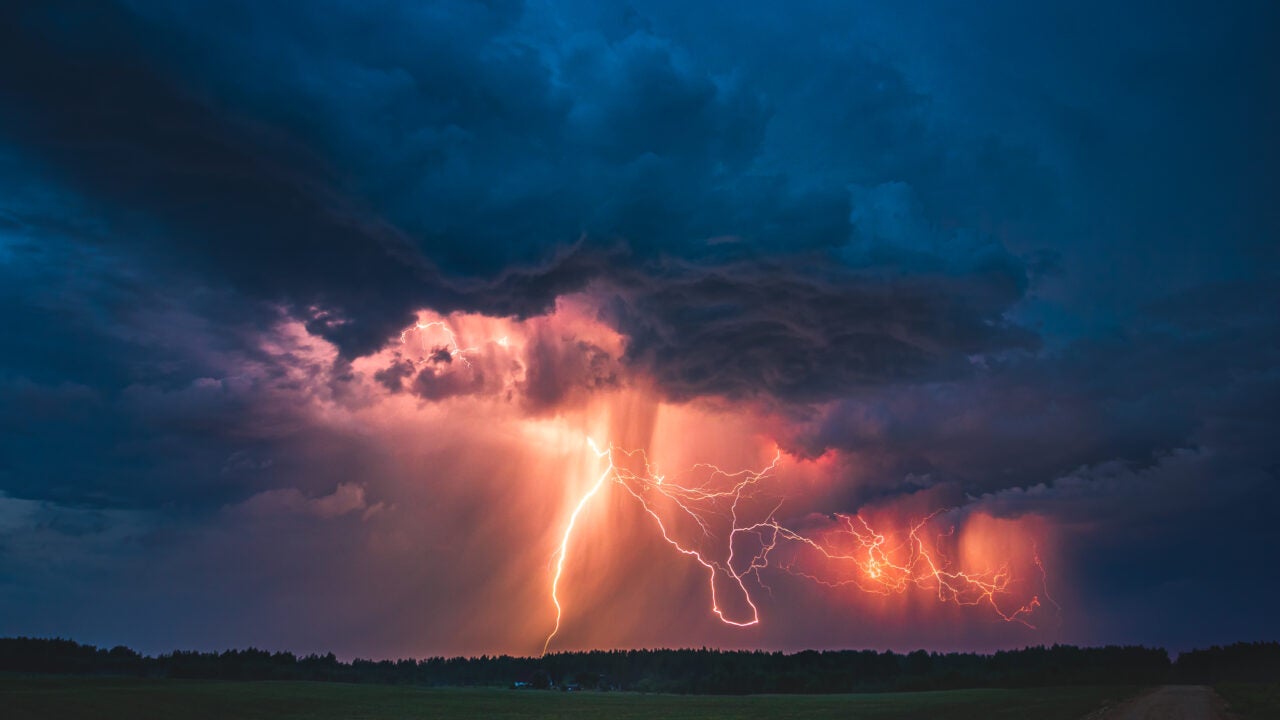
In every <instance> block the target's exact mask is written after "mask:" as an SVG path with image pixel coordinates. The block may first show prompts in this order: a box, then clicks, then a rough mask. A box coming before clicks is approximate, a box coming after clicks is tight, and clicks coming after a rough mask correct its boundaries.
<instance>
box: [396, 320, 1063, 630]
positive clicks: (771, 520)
mask: <svg viewBox="0 0 1280 720" xmlns="http://www.w3.org/2000/svg"><path fill="white" fill-rule="evenodd" d="M413 332H417V333H418V339H419V342H420V343H421V346H422V347H421V350H422V351H423V352H424V353H425V354H427V356H428V357H430V358H431V359H432V360H433V361H435V362H446V363H449V362H452V361H453V360H458V361H459V364H461V365H462V366H465V367H467V368H471V367H472V364H471V362H470V358H469V356H471V355H473V354H476V353H479V352H480V349H479V348H476V347H463V346H462V345H461V344H460V343H459V341H458V336H457V334H455V332H454V330H453V328H451V327H450V326H449V325H448V324H447V323H446V322H444V321H442V320H432V321H422V320H420V321H418V322H417V323H416V324H415V325H414V326H412V327H410V328H407V329H406V330H405V331H404V332H402V333H401V335H400V341H401V343H402V344H407V343H408V341H409V339H410V338H409V335H410V333H413ZM442 340H443V342H441V341H442ZM494 342H495V343H496V344H497V345H498V346H499V347H501V348H504V349H506V348H509V342H510V341H509V338H508V337H507V336H503V337H501V338H499V339H497V340H495V341H494ZM586 444H587V446H588V447H589V448H590V452H591V453H593V454H594V456H595V458H596V460H598V461H599V462H600V464H601V465H603V467H602V468H601V470H600V472H599V473H598V475H596V474H593V475H592V477H594V481H593V482H592V483H591V484H590V486H589V487H588V488H587V489H586V490H585V492H584V493H583V494H582V495H581V496H580V497H578V498H577V501H576V503H575V504H574V505H573V509H572V511H571V512H570V514H569V516H568V519H567V521H566V522H565V524H564V527H563V529H562V531H561V533H560V541H559V543H558V546H557V548H556V551H555V553H554V554H553V555H552V559H553V562H552V568H553V569H552V576H551V583H550V597H551V603H552V605H553V606H554V607H555V623H554V625H553V627H552V629H551V632H550V633H549V634H548V635H547V636H546V639H545V641H544V642H543V647H542V652H543V653H544V654H545V653H546V652H547V651H548V649H550V647H551V643H552V641H553V640H554V639H555V638H556V636H557V634H559V632H560V630H561V627H562V625H563V623H564V620H565V602H564V600H563V598H562V597H561V594H562V591H563V585H564V581H565V567H566V563H567V561H568V558H569V553H570V552H571V550H572V548H573V544H574V536H575V532H576V531H577V530H578V529H579V528H580V527H581V526H582V522H581V520H582V516H583V514H584V512H586V511H587V509H588V507H589V506H590V504H591V502H592V500H593V499H595V498H596V497H597V496H599V495H600V494H601V493H602V491H604V490H606V489H608V488H612V487H617V488H618V491H619V492H624V493H626V497H630V498H632V499H634V500H635V501H636V502H637V503H638V505H639V508H640V509H641V510H642V511H643V512H644V513H645V515H647V516H648V517H649V518H650V519H651V520H652V521H653V524H654V527H655V529H656V530H657V532H658V534H659V535H661V537H662V539H663V540H664V541H665V542H666V543H667V544H668V545H669V546H670V547H671V548H672V549H673V550H674V551H675V552H676V553H677V554H679V555H682V556H684V557H687V558H689V559H690V560H691V561H693V562H695V563H697V565H698V566H700V567H701V568H702V569H703V571H704V572H705V573H706V579H707V589H708V593H709V597H710V612H711V614H712V615H713V616H714V617H715V618H716V619H718V620H719V621H720V622H722V623H724V624H726V625H730V626H734V627H751V626H754V625H759V624H760V622H761V614H760V608H759V606H758V605H757V592H758V590H759V589H763V590H766V591H770V588H769V586H768V585H767V584H766V582H765V577H764V574H765V573H766V572H774V573H783V574H787V575H790V576H794V577H798V578H802V579H805V580H807V581H811V582H813V583H816V584H818V585H821V586H824V587H829V588H836V589H840V588H851V589H854V590H858V591H861V592H866V593H874V594H880V595H892V594H902V593H906V592H908V591H910V590H913V589H914V590H922V591H928V592H931V593H932V594H934V595H935V596H936V598H937V600H938V601H939V602H941V603H950V604H954V605H959V606H978V605H984V606H989V607H990V608H991V610H992V611H994V614H995V616H996V617H998V618H1000V619H1002V620H1004V621H1007V622H1017V623H1021V624H1023V625H1026V626H1028V627H1034V626H1032V625H1031V622H1030V618H1031V616H1032V615H1033V614H1034V613H1035V611H1036V610H1037V608H1039V607H1041V604H1042V600H1041V598H1042V597H1043V598H1044V600H1043V601H1044V602H1047V603H1049V604H1050V605H1051V606H1053V607H1057V603H1056V602H1054V600H1053V598H1052V597H1051V596H1050V595H1049V593H1048V588H1047V579H1046V577H1045V572H1044V566H1043V565H1042V564H1041V561H1040V556H1039V553H1038V551H1036V550H1035V548H1034V546H1033V547H1032V554H1033V556H1034V563H1035V565H1036V567H1037V568H1038V569H1039V571H1040V576H1041V577H1040V580H1041V585H1042V588H1043V592H1042V593H1039V594H1035V595H1032V596H1031V597H1030V599H1029V600H1027V601H1026V602H1024V603H1021V604H1018V603H1017V602H1013V601H1011V600H1010V598H1011V597H1012V596H1013V592H1012V585H1013V583H1014V577H1013V573H1012V572H1011V570H1010V568H1009V566H1008V564H1007V563H1002V564H999V565H997V566H995V567H989V568H985V569H981V570H973V569H962V568H957V567H955V563H954V562H953V561H952V560H951V559H950V558H949V557H948V554H947V552H946V551H945V549H946V548H947V547H948V546H953V545H954V542H950V541H953V540H954V539H955V528H954V527H948V528H946V530H945V531H944V532H941V533H935V532H934V530H933V527H934V525H936V524H937V523H938V522H939V521H940V520H941V518H942V517H943V516H944V515H945V514H946V513H947V512H948V511H947V510H937V511H934V512H933V513H930V514H929V515H927V516H925V517H923V518H920V519H917V520H912V521H910V522H909V523H908V524H907V525H906V527H905V528H904V529H903V530H901V531H898V532H896V533H892V532H887V531H882V530H880V529H877V528H875V527H873V525H872V522H871V521H870V520H868V518H867V517H865V516H863V515H862V514H856V513H855V514H852V515H848V514H832V515H828V516H826V519H825V520H824V521H822V522H814V521H812V520H808V521H804V522H803V526H796V525H795V524H794V523H793V524H789V525H784V524H783V523H782V522H781V521H780V520H779V517H778V516H779V512H780V510H781V508H782V505H783V501H784V498H783V496H782V495H781V494H780V493H777V492H776V491H771V490H770V488H773V487H776V486H775V485H774V484H772V483H770V482H768V481H770V480H771V479H772V477H773V475H774V473H775V471H777V469H778V466H779V463H780V462H781V460H782V452H781V451H780V450H777V451H775V453H774V456H773V459H772V461H770V462H769V463H768V464H767V465H765V466H764V467H763V468H761V469H759V470H739V471H735V472H729V471H726V470H722V469H721V468H719V467H717V466H715V465H711V464H697V465H694V466H692V467H691V468H689V469H688V470H687V471H685V472H682V473H680V474H679V475H677V476H675V477H667V476H665V475H664V474H662V473H661V472H659V469H658V467H657V465H656V464H655V463H654V462H653V461H651V459H650V458H649V456H648V454H647V453H646V452H645V451H644V450H635V449H625V448H621V447H618V446H616V445H614V444H612V443H609V444H607V445H604V446H601V445H598V444H597V443H596V442H595V441H594V440H592V439H590V438H588V439H587V440H586Z"/></svg>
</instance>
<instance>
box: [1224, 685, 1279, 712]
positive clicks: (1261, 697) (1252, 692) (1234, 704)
mask: <svg viewBox="0 0 1280 720" xmlns="http://www.w3.org/2000/svg"><path fill="white" fill-rule="evenodd" d="M1213 689H1214V690H1216V691H1217V692H1218V694H1219V695H1221V696H1222V697H1223V699H1224V700H1226V701H1227V709H1229V710H1230V711H1231V712H1233V713H1235V714H1237V715H1239V716H1240V717H1242V718H1248V719H1249V720H1274V719H1275V718H1280V683H1228V684H1223V685H1218V686H1216V687H1214V688H1213Z"/></svg>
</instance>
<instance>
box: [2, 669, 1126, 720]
mask: <svg viewBox="0 0 1280 720" xmlns="http://www.w3.org/2000/svg"><path fill="white" fill-rule="evenodd" d="M1137 690H1138V688H1126V687H1078V688H1032V689H1026V690H950V691H942V692H921V693H885V694H868V695H789V696H782V695H767V696H766V695H761V696H750V697H725V696H707V695H700V696H694V695H641V694H636V693H590V692H588V693H561V692H555V691H533V690H530V691H517V690H497V689H493V690H489V689H422V688H414V687H401V686H386V685H347V684H341V683H309V682H222V681H185V680H136V679H130V678H82V677H40V676H12V675H11V676H0V708H3V709H4V716H5V717H6V718H9V719H10V720H35V719H37V718H39V719H40V720H47V719H51V718H54V719H57V720H64V719H65V720H81V719H84V720H88V719H90V718H94V719H96V718H104V719H105V718H120V717H128V718H132V719H133V720H171V719H174V718H182V719H183V720H203V719H205V718H208V719H210V720H212V719H213V718H218V719H219V720H223V719H227V718H242V719H244V720H258V719H259V718H261V719H262V720H266V719H267V718H272V719H275V718H315V719H318V720H323V719H326V718H346V719H351V720H356V719H359V720H381V719H382V718H388V719H390V718H395V719H396V720H401V719H405V718H433V719H440V720H447V719H449V718H478V717H481V718H499V719H500V718H565V719H568V718H599V717H609V718H621V719H624V720H625V719H626V718H655V717H661V718H675V719H680V718H685V719H688V720H694V719H699V720H701V719H703V718H765V717H767V718H771V719H772V718H777V719H780V720H781V719H785V718H841V719H843V720H847V719H849V718H867V719H869V720H878V719H880V718H886V719H887V718H894V719H898V718H902V719H904V720H906V719H915V718H919V719H921V720H923V719H925V718H931V719H948V718H949V719H954V720H967V719H969V718H973V719H974V720H977V719H978V718H1010V719H1013V718H1030V717H1034V718H1039V719H1041V720H1056V719H1057V718H1062V719H1063V720H1067V719H1069V718H1079V717H1082V716H1084V715H1086V714H1088V713H1089V712H1091V711H1093V710H1095V709H1097V708H1099V707H1101V706H1102V705H1104V704H1114V703H1116V702H1117V701H1119V700H1121V699H1123V698H1124V697H1126V696H1130V695H1133V694H1134V693H1136V692H1137Z"/></svg>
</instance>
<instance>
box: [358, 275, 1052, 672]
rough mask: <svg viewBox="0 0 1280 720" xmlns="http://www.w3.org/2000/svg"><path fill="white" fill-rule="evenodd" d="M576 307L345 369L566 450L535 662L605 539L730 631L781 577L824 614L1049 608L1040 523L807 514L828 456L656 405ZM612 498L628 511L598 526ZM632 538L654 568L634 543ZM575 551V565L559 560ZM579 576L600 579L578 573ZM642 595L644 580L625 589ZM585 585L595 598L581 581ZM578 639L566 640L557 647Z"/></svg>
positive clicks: (748, 620)
mask: <svg viewBox="0 0 1280 720" xmlns="http://www.w3.org/2000/svg"><path fill="white" fill-rule="evenodd" d="M588 308H589V305H588V304H587V303H585V302H575V301H572V300H570V301H563V300H562V301H561V302H560V303H559V304H558V306H557V310H556V312H555V313H553V314H551V315H549V316H545V317H540V318H532V319H529V320H525V321H514V320H506V319H498V318H488V317H483V316H475V315H453V316H448V317H441V316H436V315H431V314H428V313H423V314H421V315H420V317H419V320H418V322H417V323H416V324H415V325H414V326H413V327H410V328H408V329H406V330H405V332H404V333H403V334H402V335H401V338H400V340H401V342H400V343H399V344H398V347H392V348H390V349H388V350H387V351H384V352H383V353H381V354H380V355H377V356H374V357H373V358H366V359H362V360H359V361H357V362H356V365H357V367H356V370H357V371H361V370H363V372H365V374H366V375H373V374H374V373H376V372H378V371H379V369H380V368H383V367H386V366H387V365H388V363H399V367H402V368H404V371H403V372H402V376H403V378H402V381H401V382H402V384H403V387H404V388H405V389H407V390H408V391H409V392H414V393H416V394H418V395H419V397H422V398H424V399H426V400H431V401H434V402H438V403H441V402H442V403H455V404H458V405H459V407H461V406H462V405H463V404H465V406H466V408H467V413H468V415H469V416H470V417H475V415H476V414H478V415H480V416H481V417H483V416H485V414H486V413H489V414H492V416H493V417H494V418H495V421H494V422H495V423H498V422H499V419H500V422H501V423H505V424H510V423H513V422H514V423H515V425H514V427H516V428H517V430H516V432H517V433H518V435H519V436H520V437H523V438H524V440H523V441H522V442H523V443H524V444H525V445H526V446H528V452H529V453H530V454H531V455H532V456H536V455H537V454H539V453H543V454H546V455H547V456H548V457H553V456H554V457H559V458H572V457H573V454H574V452H579V453H580V457H581V461H580V464H577V463H576V462H575V461H572V460H570V463H569V466H568V467H564V468H563V470H562V472H561V474H560V480H559V485H560V487H561V488H562V493H563V498H564V500H563V505H562V506H561V510H560V512H559V513H558V517H546V519H545V522H546V523H547V524H548V526H549V527H548V533H547V536H548V538H551V543H550V544H549V545H547V546H546V550H547V553H548V554H547V557H548V558H549V562H548V564H547V565H546V568H545V570H543V569H541V568H537V567H531V568H528V571H529V572H532V573H539V572H546V573H547V575H546V585H545V593H546V597H547V600H548V609H549V610H550V612H551V613H552V616H551V617H548V618H547V628H548V629H547V631H546V635H545V639H544V640H543V642H542V651H543V652H544V653H545V652H546V651H548V650H549V649H551V648H552V647H553V644H555V643H556V642H557V638H558V637H559V636H560V635H561V633H562V631H563V630H565V628H566V627H571V626H573V624H574V622H575V617H579V616H580V615H581V613H582V612H583V611H584V610H586V609H587V608H588V607H590V605H591V603H592V602H593V601H592V600H587V599H586V597H585V596H584V595H583V594H582V593H583V592H584V588H583V584H584V583H587V584H588V585H592V584H595V585H599V584H600V583H608V584H612V585H616V584H617V583H625V582H627V580H628V578H630V577H631V573H630V572H629V571H627V570H625V569H621V570H617V572H615V568H614V567H613V565H610V564H605V565H601V564H600V563H601V562H603V561H602V560H600V554H601V553H603V552H610V551H613V550H614V549H616V548H623V547H624V546H623V545H621V544H619V542H620V541H626V542H630V543H632V546H631V547H629V548H626V549H627V550H629V554H627V553H626V552H622V553H620V555H619V557H626V558H627V559H626V560H618V561H617V562H620V563H623V564H624V565H625V564H627V563H635V562H646V563H647V562H653V563H666V564H663V565H662V567H668V566H669V563H671V562H672V561H680V562H684V563H688V564H689V567H690V568H691V569H693V570H696V571H697V572H698V573H700V574H701V576H702V578H703V585H702V588H701V590H697V589H696V588H691V589H690V590H688V591H687V594H689V595H690V596H692V595H693V593H695V592H696V593H697V594H700V595H702V596H703V597H704V598H705V602H706V608H707V613H708V617H709V618H710V619H713V620H715V621H716V622H718V623H722V624H723V625H726V626H729V627H730V628H754V627H757V626H763V625H764V624H767V623H769V622H770V621H771V620H772V619H773V618H775V617H777V616H776V615H774V616H771V615H770V611H771V610H773V611H774V612H775V613H777V612H782V613H785V610H784V609H782V608H776V609H775V608H774V607H773V606H771V605H770V598H771V597H772V595H773V588H774V587H775V586H776V585H777V584H778V583H781V582H798V583H801V584H805V585H807V586H808V587H811V588H814V590H815V591H821V592H823V593H826V594H827V595H828V596H829V598H830V602H833V603H836V604H837V605H848V606H853V605H855V604H858V603H859V602H860V601H858V596H873V597H874V596H879V597H902V598H903V602H904V603H907V605H909V606H910V608H914V609H911V610H910V612H915V613H925V612H928V610H927V609H924V606H923V605H921V603H922V602H923V601H924V600H929V601H931V602H933V603H936V604H940V605H948V606H951V607H955V608H974V609H975V610H982V609H985V615H986V617H988V618H991V619H994V620H996V621H997V622H1011V623H1020V624H1022V625H1025V626H1027V627H1035V625H1036V622H1037V620H1036V618H1037V617H1038V615H1039V613H1041V612H1043V610H1044V609H1045V608H1046V607H1047V608H1049V609H1050V610H1054V609H1055V608H1056V603H1054V602H1053V600H1052V598H1051V597H1050V596H1049V595H1048V593H1047V582H1046V578H1045V577H1044V568H1043V565H1042V564H1041V562H1040V556H1039V553H1038V551H1037V543H1040V542H1043V539H1044V536H1045V528H1043V527H1040V526H1038V525H1037V524H1036V522H1035V521H1034V519H1028V518H1019V519H1016V520H1004V519H998V518H993V517H990V516H987V515H983V514H981V513H980V512H966V511H964V510H959V509H947V508H939V507H937V506H933V507H924V508H922V507H919V505H920V503H921V502H924V501H927V497H926V496H925V494H917V495H916V496H914V497H913V496H905V499H900V500H898V501H892V502H888V503H886V504H882V505H878V506H876V507H866V508H862V509H860V510H859V511H858V512H849V513H845V512H831V511H830V509H827V508H823V507H820V506H817V504H818V503H820V502H822V501H823V497H824V495H825V494H826V492H827V491H829V490H830V489H832V488H833V487H834V486H835V485H834V484H835V483H838V482H839V481H840V477H839V475H840V473H841V471H840V469H839V468H840V465H839V463H837V462H834V461H831V459H830V454H828V456H824V457H823V458H820V459H818V460H816V461H814V460H805V459H802V458H799V457H796V456H793V455H790V454H788V453H786V452H785V451H784V450H782V449H779V448H778V446H777V444H776V443H775V442H774V441H773V439H772V438H773V437H774V436H775V434H774V433H773V432H771V429H776V427H777V423H778V422H779V420H778V419H777V418H775V417H773V416H770V415H769V414H768V413H766V412H764V411H760V410H753V409H752V408H751V407H741V406H734V407H729V408H726V407H716V406H711V405H709V404H706V403H701V404H700V403H684V404H670V403H664V402H661V401H659V400H657V399H656V398H657V393H656V392H654V391H653V390H652V389H651V388H650V387H649V386H648V383H647V382H646V381H645V379H644V378H640V377H636V376H635V375H634V373H630V372H628V371H627V370H626V369H625V367H624V366H623V365H622V363H621V362H620V361H619V360H618V358H620V357H621V356H622V354H623V352H624V350H625V339H624V338H622V337H621V336H619V335H618V334H617V333H616V332H614V331H612V330H610V329H609V328H607V327H605V326H604V325H603V324H602V323H600V322H598V321H597V320H596V319H595V318H594V317H593V315H592V314H591V312H589V310H588ZM423 407H426V406H425V405H424V406H423ZM446 407H447V405H446ZM513 407H514V408H516V409H517V412H516V413H515V416H516V417H515V418H514V419H513V417H512V415H513V413H512V408H513ZM445 412H447V410H446V411H445ZM505 426H507V425H504V427H505ZM574 448H578V450H577V451H575V450H574ZM711 460H714V461H715V462H717V463H719V464H711V463H710V461H711ZM559 462H561V463H563V462H564V460H560V461H559ZM725 463H730V465H729V466H728V467H726V466H725ZM672 468H683V469H681V470H679V471H676V472H668V470H669V469H672ZM744 468H745V469H744ZM553 492H554V491H553ZM557 495H559V493H557ZM620 503H622V505H620ZM627 504H629V505H630V506H631V507H632V508H633V512H632V514H631V515H630V516H629V517H630V518H631V519H629V520H627V521H626V522H618V521H616V520H608V521H606V519H605V518H616V517H618V516H617V515H616V513H617V512H626V511H625V509H622V510H619V509H618V508H623V506H624V505H627ZM909 505H915V506H917V507H908V506H909ZM606 508H612V510H611V512H613V513H615V514H614V515H610V514H609V512H610V511H607V510H606ZM646 527H647V528H648V530H645V528H646ZM637 533H640V534H641V535H648V537H636V534H637ZM620 534H626V535H627V538H620V537H618V535H620ZM530 539H531V541H537V542H543V541H544V540H543V539H542V538H530ZM648 542H656V543H657V545H656V546H655V548H654V549H655V550H656V549H658V548H663V547H665V548H666V549H667V551H668V552H669V554H670V558H669V559H667V560H660V559H658V558H657V557H656V556H654V555H653V553H652V552H650V551H649V550H647V549H645V548H648V547H649V546H648V545H644V546H643V548H639V547H638V546H640V545H641V544H643V543H648ZM611 543H612V544H611ZM582 553H587V554H588V555H589V556H590V557H589V558H588V559H587V560H585V561H579V560H576V559H575V557H576V556H577V555H579V554H582ZM650 558H653V559H652V560H650ZM583 562H586V564H585V565H584V564H583ZM593 563H594V564H593ZM616 564H617V563H614V565H616ZM588 567H594V568H603V571H602V570H596V571H593V575H592V576H588V575H584V574H583V573H585V572H588V570H586V568H588ZM673 567H674V566H673ZM676 574H677V575H679V573H678V572H677V573H676ZM649 577H652V576H651V575H650V576H649ZM672 582H676V580H673V581H672ZM653 587H654V583H653V582H652V581H650V582H649V583H648V584H647V585H643V586H637V587H635V588H633V589H630V592H631V593H644V592H646V591H650V590H651V589H652V588H653ZM575 588H577V589H578V590H577V592H575ZM652 591H653V592H664V590H663V589H661V588H659V589H656V590H652ZM592 592H594V593H595V595H593V596H592V597H599V596H600V590H599V588H598V587H595V589H593V590H592ZM665 592H670V589H667V590H665ZM588 594H590V593H588ZM636 602H637V603H639V601H636ZM861 605H862V607H863V613H862V614H863V616H865V611H866V608H867V607H868V606H867V605H866V603H862V604H861ZM638 606H639V605H638ZM783 619H785V618H783ZM583 641H584V640H583V639H582V637H581V636H580V635H579V636H578V639H577V641H576V642H575V643H571V644H581V643H582V642H583ZM588 641H589V640H588ZM559 642H561V643H563V640H561V641H559Z"/></svg>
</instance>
